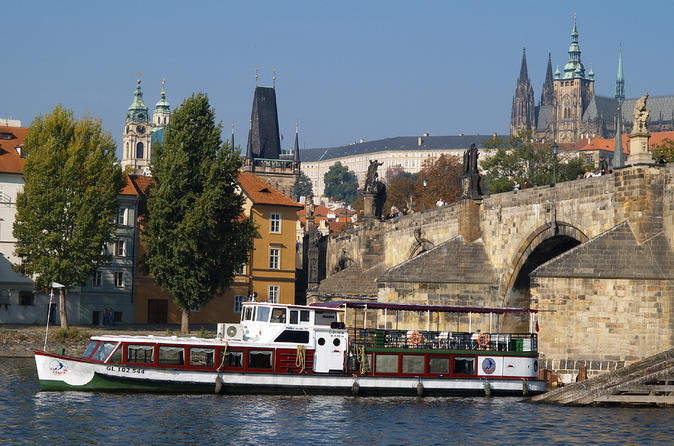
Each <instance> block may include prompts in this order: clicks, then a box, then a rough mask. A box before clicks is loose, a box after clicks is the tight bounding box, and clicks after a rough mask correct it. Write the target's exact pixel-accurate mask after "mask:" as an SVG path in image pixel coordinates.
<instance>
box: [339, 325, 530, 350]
mask: <svg viewBox="0 0 674 446" xmlns="http://www.w3.org/2000/svg"><path fill="white" fill-rule="evenodd" d="M348 331H349V339H350V340H351V342H352V343H353V344H354V345H364V346H365V347H373V348H409V349H430V350H484V351H498V352H535V351H537V349H538V337H537V335H536V334H535V333H508V334H501V333H480V332H476V333H466V332H450V331H415V330H382V329H363V328H356V329H354V328H349V329H348Z"/></svg>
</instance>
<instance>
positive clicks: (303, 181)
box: [294, 172, 314, 200]
mask: <svg viewBox="0 0 674 446" xmlns="http://www.w3.org/2000/svg"><path fill="white" fill-rule="evenodd" d="M313 193H314V189H313V186H312V184H311V179H310V178H309V177H308V176H306V175H305V174H304V172H302V173H301V174H300V176H299V178H297V181H296V182H295V194H294V195H295V198H297V200H299V199H300V197H308V196H309V195H313Z"/></svg>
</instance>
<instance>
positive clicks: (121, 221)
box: [117, 208, 126, 226]
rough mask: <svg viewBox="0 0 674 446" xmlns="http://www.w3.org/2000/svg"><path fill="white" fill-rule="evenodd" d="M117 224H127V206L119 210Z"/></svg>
mask: <svg viewBox="0 0 674 446" xmlns="http://www.w3.org/2000/svg"><path fill="white" fill-rule="evenodd" d="M117 224H118V225H119V226H124V225H126V208H119V211H118V212H117Z"/></svg>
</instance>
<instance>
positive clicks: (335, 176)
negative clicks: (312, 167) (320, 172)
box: [323, 161, 358, 203]
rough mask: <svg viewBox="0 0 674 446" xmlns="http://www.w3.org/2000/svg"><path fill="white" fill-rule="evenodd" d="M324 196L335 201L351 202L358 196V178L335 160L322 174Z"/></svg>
mask: <svg viewBox="0 0 674 446" xmlns="http://www.w3.org/2000/svg"><path fill="white" fill-rule="evenodd" d="M323 182H324V184H325V192H324V194H325V196H326V197H329V198H332V199H333V200H335V201H346V202H347V203H353V202H355V201H356V199H357V198H358V179H356V174H354V173H353V172H351V171H350V170H349V169H348V168H347V167H346V166H343V165H342V163H340V162H339V161H337V162H336V163H335V164H333V165H332V166H330V169H328V171H327V172H325V175H324V176H323Z"/></svg>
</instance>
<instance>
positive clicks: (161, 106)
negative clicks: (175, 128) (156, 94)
mask: <svg viewBox="0 0 674 446" xmlns="http://www.w3.org/2000/svg"><path fill="white" fill-rule="evenodd" d="M164 84H166V79H162V80H161V99H159V102H157V104H155V106H154V113H152V127H153V128H161V127H166V125H167V124H168V123H169V122H170V121H171V104H169V103H168V102H167V101H166V87H165V85H164Z"/></svg>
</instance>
